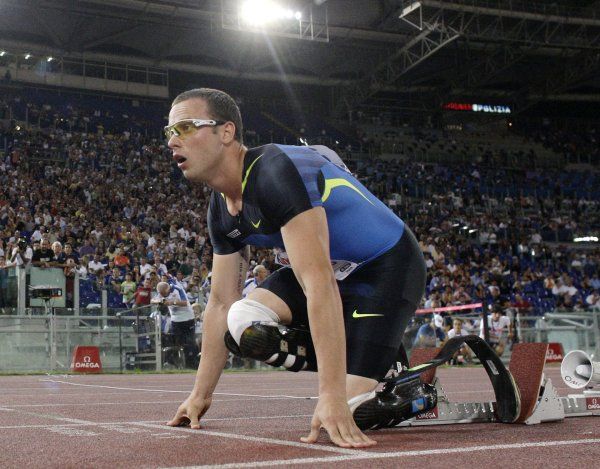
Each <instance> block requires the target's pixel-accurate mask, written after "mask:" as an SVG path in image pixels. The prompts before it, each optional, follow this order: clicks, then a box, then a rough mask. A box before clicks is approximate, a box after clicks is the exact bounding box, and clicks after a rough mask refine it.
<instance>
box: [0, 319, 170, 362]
mask: <svg viewBox="0 0 600 469" xmlns="http://www.w3.org/2000/svg"><path fill="white" fill-rule="evenodd" d="M148 313H149V310H148V309H145V310H144V309H141V310H138V311H135V310H128V311H125V312H124V313H119V314H117V315H115V316H110V317H106V316H79V315H78V316H58V315H57V314H55V313H54V311H52V310H50V309H48V311H47V314H45V315H26V316H23V315H15V316H13V315H11V316H8V315H7V316H0V372H27V371H68V370H70V368H71V358H72V354H73V351H74V349H75V347H76V346H78V345H86V346H96V347H98V348H99V351H100V359H101V362H102V368H103V369H105V370H107V371H119V370H120V371H123V370H124V369H134V368H142V369H152V370H156V371H160V370H161V369H162V365H163V358H164V357H163V353H164V351H163V347H162V342H161V330H160V321H155V320H154V319H152V318H150V317H149V314H148ZM130 357H133V360H130Z"/></svg>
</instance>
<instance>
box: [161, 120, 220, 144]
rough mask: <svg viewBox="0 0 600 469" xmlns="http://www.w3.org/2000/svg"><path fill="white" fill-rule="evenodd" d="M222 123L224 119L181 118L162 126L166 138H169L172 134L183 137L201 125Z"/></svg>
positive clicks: (207, 125) (210, 125)
mask: <svg viewBox="0 0 600 469" xmlns="http://www.w3.org/2000/svg"><path fill="white" fill-rule="evenodd" d="M223 124H225V121H216V120H214V119H183V120H180V121H179V122H175V123H174V124H171V125H167V126H166V127H165V128H164V132H165V137H166V138H167V140H170V139H171V137H173V136H175V137H180V138H183V137H185V136H186V135H189V134H191V133H192V132H193V131H195V130H198V129H200V128H202V127H216V126H217V125H223Z"/></svg>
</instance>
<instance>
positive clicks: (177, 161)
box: [173, 155, 187, 164]
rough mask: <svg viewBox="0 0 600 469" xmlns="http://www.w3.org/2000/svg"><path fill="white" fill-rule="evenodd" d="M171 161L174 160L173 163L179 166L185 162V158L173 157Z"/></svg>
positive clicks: (180, 156)
mask: <svg viewBox="0 0 600 469" xmlns="http://www.w3.org/2000/svg"><path fill="white" fill-rule="evenodd" d="M173 159H174V160H175V163H177V164H181V163H183V162H185V161H186V160H187V158H186V157H185V156H182V155H173Z"/></svg>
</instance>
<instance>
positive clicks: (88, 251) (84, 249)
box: [79, 237, 96, 257]
mask: <svg viewBox="0 0 600 469" xmlns="http://www.w3.org/2000/svg"><path fill="white" fill-rule="evenodd" d="M95 252H96V248H95V247H94V246H93V245H92V239H91V238H89V237H86V238H85V239H84V241H83V246H81V247H80V248H79V257H83V256H93V255H94V253H95Z"/></svg>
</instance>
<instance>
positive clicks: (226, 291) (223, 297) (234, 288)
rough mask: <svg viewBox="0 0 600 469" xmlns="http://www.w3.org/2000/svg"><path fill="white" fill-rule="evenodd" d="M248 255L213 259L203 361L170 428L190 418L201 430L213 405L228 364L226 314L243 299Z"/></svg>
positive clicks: (205, 311)
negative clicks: (189, 392)
mask: <svg viewBox="0 0 600 469" xmlns="http://www.w3.org/2000/svg"><path fill="white" fill-rule="evenodd" d="M248 252H249V250H248V248H244V249H243V250H242V251H239V252H235V253H233V254H227V255H219V254H215V255H214V256H213V269H212V282H211V290H210V296H209V299H208V304H207V305H206V309H205V310H204V323H203V327H204V330H203V333H202V355H201V356H202V359H201V360H200V365H199V366H198V372H197V373H196V382H195V383H194V388H193V390H192V392H191V394H190V397H189V398H188V399H187V400H186V401H185V402H184V403H183V404H182V405H181V406H180V407H179V409H178V411H177V414H176V415H175V417H174V418H173V420H171V421H170V422H169V425H173V426H174V425H179V424H181V423H182V422H185V421H186V419H189V420H190V425H191V427H192V428H199V424H198V421H199V418H200V417H201V416H202V415H203V414H204V412H206V410H208V407H209V406H210V401H211V398H212V394H213V391H214V389H215V387H216V386H217V383H218V381H219V378H220V376H221V372H222V371H223V367H224V366H225V362H226V361H227V355H228V351H227V349H226V348H225V342H224V341H223V336H224V335H225V332H226V331H227V313H228V311H229V308H230V307H231V305H232V304H233V303H234V302H236V301H237V300H239V299H240V298H241V297H242V287H243V285H244V280H245V278H246V270H247V268H248Z"/></svg>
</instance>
